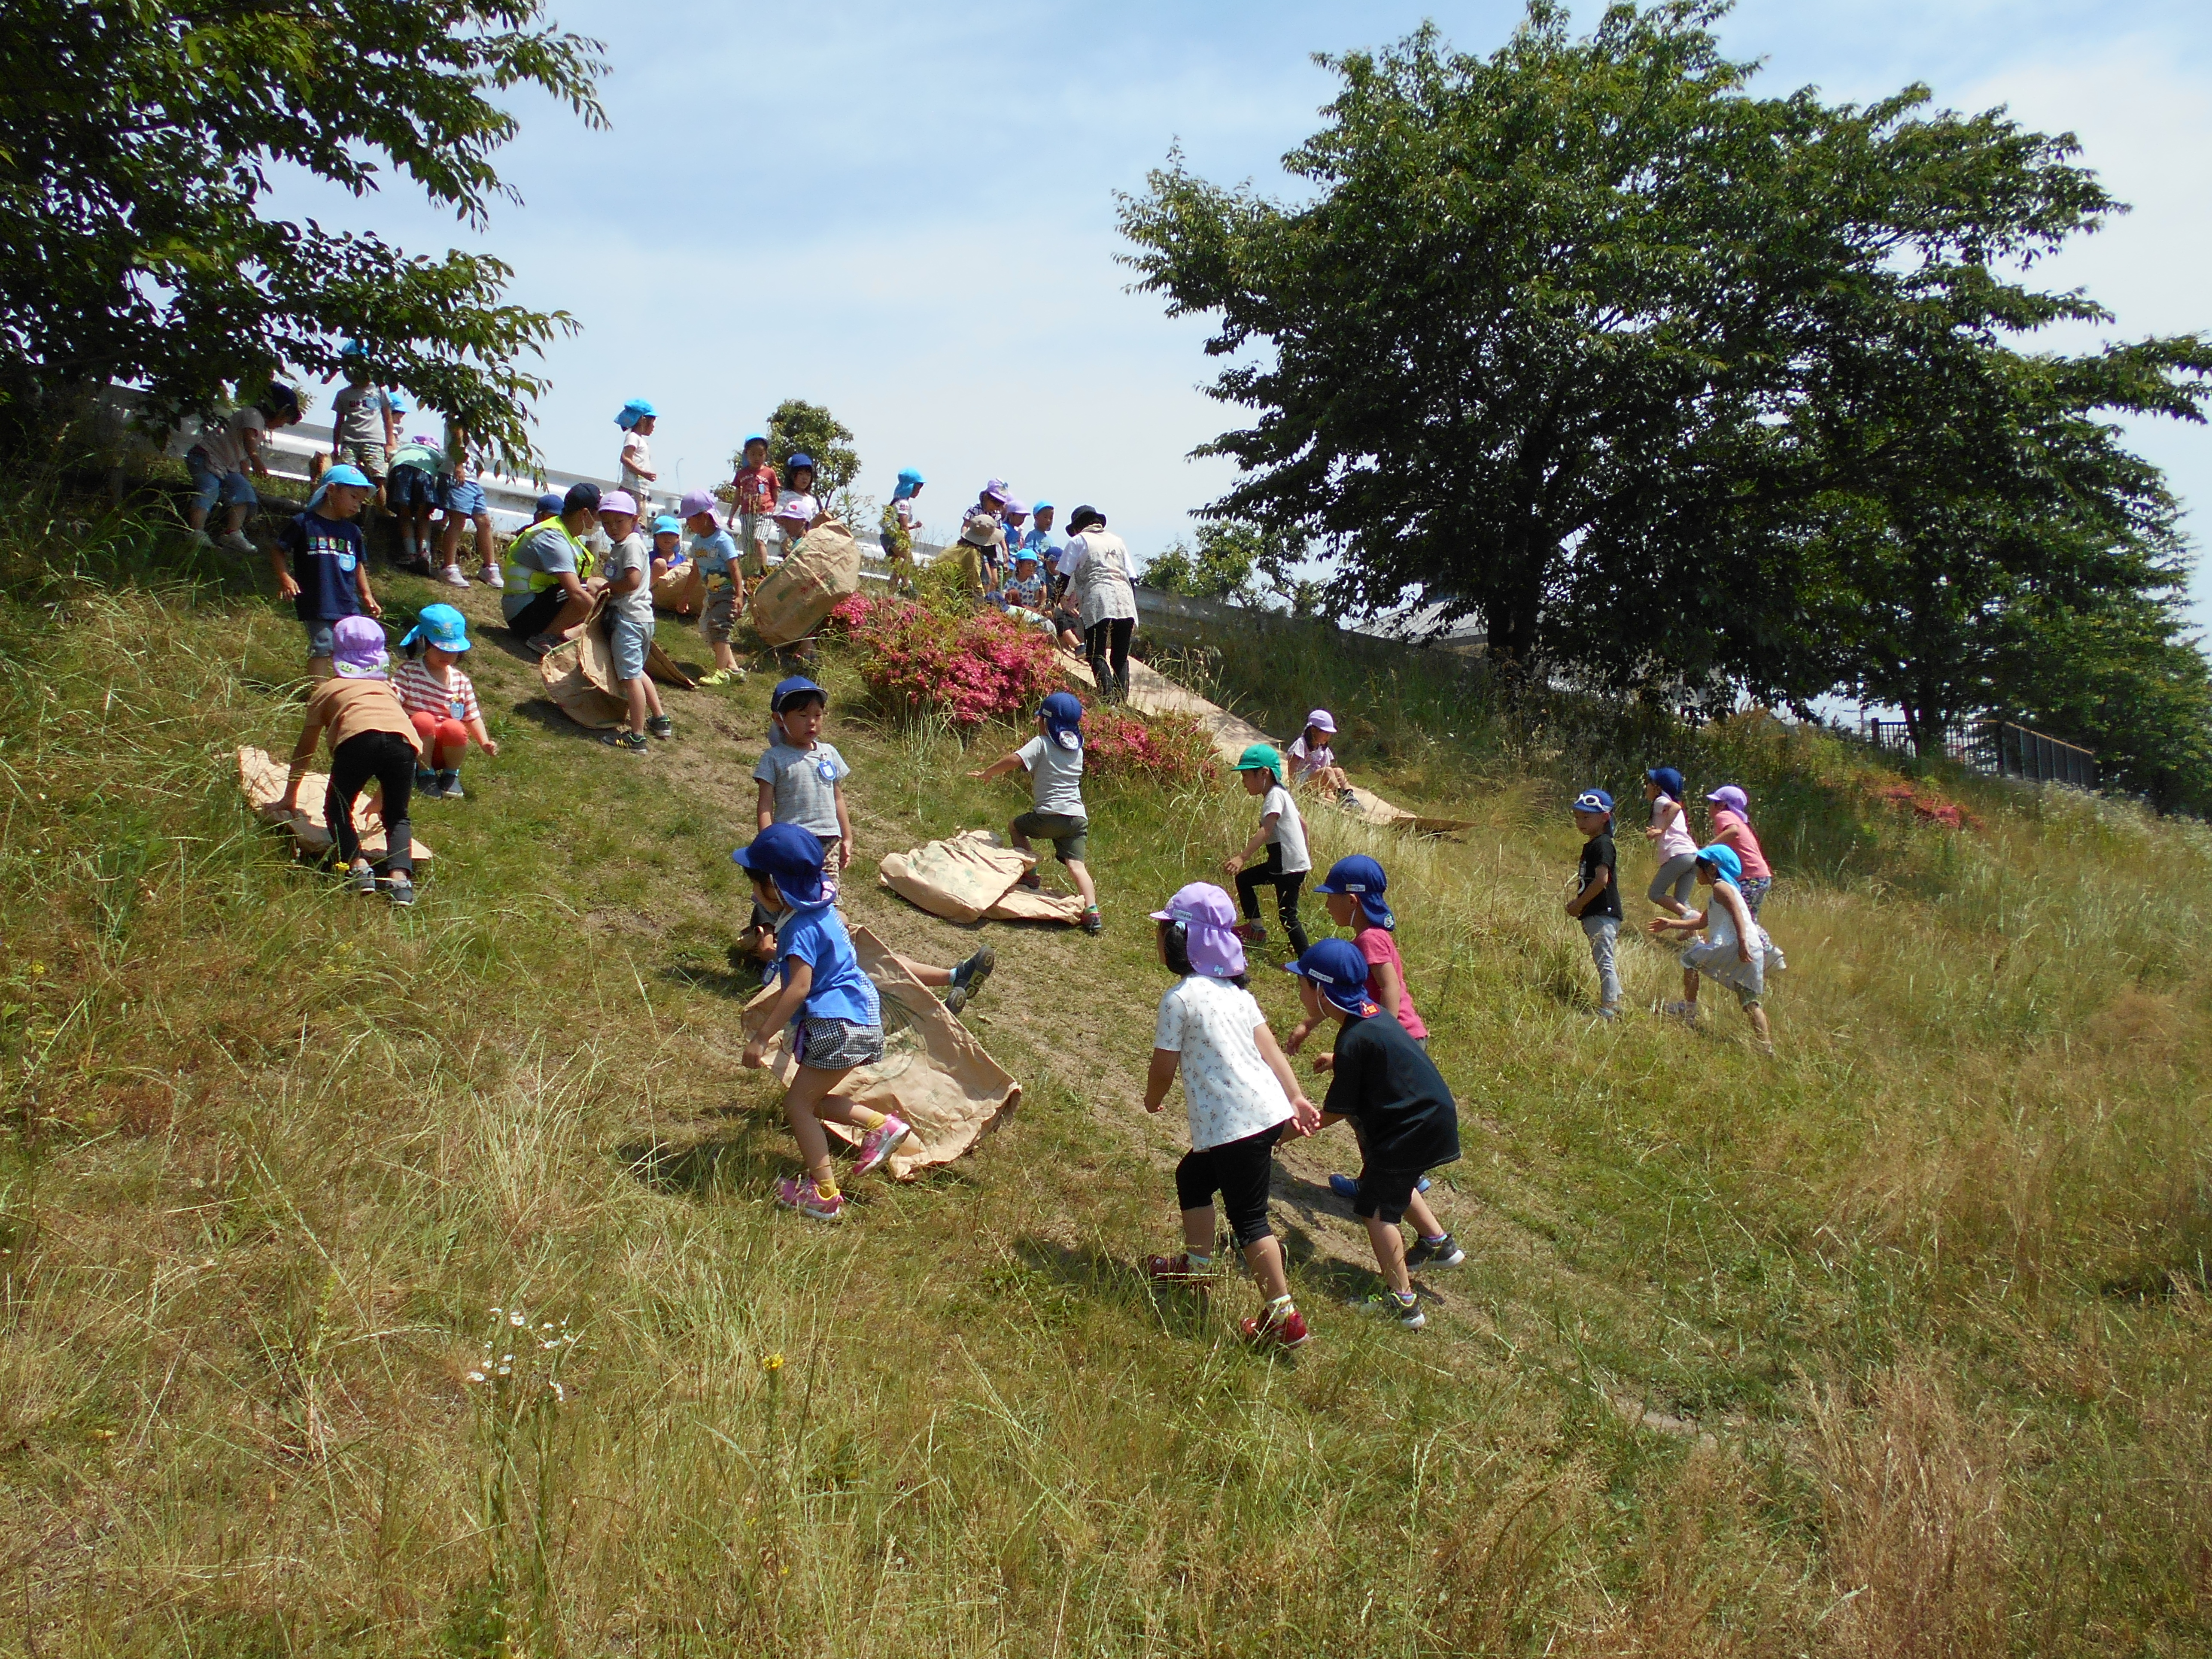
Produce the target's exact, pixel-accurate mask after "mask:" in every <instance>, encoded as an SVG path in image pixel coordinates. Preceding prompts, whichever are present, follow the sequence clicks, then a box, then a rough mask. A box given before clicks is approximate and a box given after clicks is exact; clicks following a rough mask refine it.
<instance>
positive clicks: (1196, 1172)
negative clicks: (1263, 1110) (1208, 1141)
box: [1176, 1123, 1283, 1246]
mask: <svg viewBox="0 0 2212 1659" xmlns="http://www.w3.org/2000/svg"><path fill="white" fill-rule="evenodd" d="M1282 1137H1283V1126H1282V1125H1281V1124H1279V1123H1278V1124H1276V1125H1274V1126H1273V1127H1272V1128H1267V1129H1262V1130H1261V1131H1260V1133H1258V1134H1256V1135H1246V1136H1245V1137H1244V1139H1242V1140H1228V1141H1224V1142H1223V1143H1222V1144H1221V1145H1220V1146H1208V1147H1207V1148H1206V1150H1205V1151H1204V1152H1199V1151H1196V1150H1195V1149H1194V1150H1193V1151H1190V1152H1185V1153H1184V1154H1183V1155H1182V1163H1180V1164H1176V1208H1177V1209H1182V1210H1206V1209H1211V1208H1212V1207H1213V1195H1214V1194H1216V1193H1219V1194H1221V1207H1222V1208H1223V1209H1224V1210H1225V1211H1227V1212H1229V1230H1230V1231H1231V1232H1232V1233H1234V1234H1236V1236H1237V1243H1238V1244H1239V1245H1240V1246H1241V1245H1246V1244H1256V1243H1259V1242H1260V1240H1261V1239H1263V1238H1266V1237H1268V1236H1269V1235H1268V1230H1267V1189H1268V1187H1269V1185H1270V1184H1271V1183H1272V1182H1273V1179H1274V1174H1275V1143H1276V1142H1277V1141H1278V1140H1279V1139H1282Z"/></svg>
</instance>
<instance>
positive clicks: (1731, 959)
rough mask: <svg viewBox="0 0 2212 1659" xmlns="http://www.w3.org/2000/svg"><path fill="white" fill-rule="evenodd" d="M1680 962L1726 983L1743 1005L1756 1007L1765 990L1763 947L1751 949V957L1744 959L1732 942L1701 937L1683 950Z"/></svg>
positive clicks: (1714, 979) (1708, 976) (1721, 982)
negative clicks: (1714, 940) (1697, 941)
mask: <svg viewBox="0 0 2212 1659" xmlns="http://www.w3.org/2000/svg"><path fill="white" fill-rule="evenodd" d="M1682 966H1684V967H1685V968H1688V969H1693V970H1694V971H1696V972H1698V973H1700V974H1703V975H1705V977H1706V978H1707V979H1710V980H1713V981H1717V982H1718V983H1720V984H1722V985H1725V986H1727V987H1729V989H1730V990H1731V991H1734V992H1735V1000H1736V1001H1737V1002H1738V1003H1740V1004H1741V1005H1742V1006H1744V1007H1746V1008H1756V1007H1757V1006H1759V998H1761V997H1762V996H1764V995H1765V994H1766V953H1765V951H1754V952H1753V954H1752V958H1751V960H1750V961H1749V962H1746V961H1745V960H1744V959H1743V958H1742V957H1741V956H1739V955H1737V954H1736V947H1735V945H1714V944H1711V943H1707V942H1703V941H1701V942H1699V944H1696V945H1691V946H1690V947H1689V949H1687V950H1686V951H1683V952H1682Z"/></svg>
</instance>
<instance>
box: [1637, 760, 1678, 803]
mask: <svg viewBox="0 0 2212 1659" xmlns="http://www.w3.org/2000/svg"><path fill="white" fill-rule="evenodd" d="M1644 778H1645V779H1646V781H1650V782H1652V783H1656V784H1657V785H1658V786H1659V793H1661V794H1662V795H1664V796H1666V797H1667V799H1669V800H1674V801H1679V800H1680V799H1682V775H1681V774H1680V772H1678V771H1676V770H1675V769H1674V768H1673V767H1671V766H1655V767H1653V768H1652V769H1650V771H1649V772H1646V773H1645V774H1644Z"/></svg>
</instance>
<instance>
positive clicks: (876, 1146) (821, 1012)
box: [730, 823, 997, 1221]
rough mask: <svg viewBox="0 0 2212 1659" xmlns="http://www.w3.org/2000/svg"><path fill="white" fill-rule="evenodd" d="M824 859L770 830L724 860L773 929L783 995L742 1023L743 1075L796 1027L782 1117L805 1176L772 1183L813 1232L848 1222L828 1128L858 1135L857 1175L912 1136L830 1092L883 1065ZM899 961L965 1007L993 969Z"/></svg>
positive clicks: (812, 840)
mask: <svg viewBox="0 0 2212 1659" xmlns="http://www.w3.org/2000/svg"><path fill="white" fill-rule="evenodd" d="M822 855H823V848H822V841H821V838H820V837H819V836H816V835H815V834H814V833H813V832H812V831H811V830H807V829H800V828H799V825H797V824H795V823H772V824H770V825H769V827H768V828H767V829H763V830H762V831H761V832H760V834H759V835H757V836H754V837H753V839H752V841H751V842H750V844H749V845H747V846H744V847H740V848H738V849H737V850H736V851H735V852H734V853H732V854H730V856H731V857H732V859H733V860H736V861H737V862H738V864H739V865H741V866H744V871H745V873H746V874H747V875H749V876H750V877H751V878H752V884H753V902H755V903H756V904H757V905H758V906H759V907H760V908H762V909H763V910H764V911H766V912H767V913H768V914H769V915H770V916H772V917H773V918H775V960H776V968H777V972H778V974H779V975H780V977H781V981H782V988H781V990H779V991H778V992H777V994H775V996H774V997H772V998H770V999H769V1000H768V1001H767V1002H766V1003H764V1004H763V1005H762V1006H761V1008H760V1011H759V1012H758V1013H757V1014H756V1015H754V1016H751V1017H750V1018H748V1020H747V1022H746V1036H747V1041H746V1043H745V1052H744V1064H746V1065H747V1066H753V1067H755V1068H758V1067H761V1066H765V1065H766V1064H767V1050H768V1042H769V1037H770V1036H772V1035H773V1034H774V1033H775V1031H777V1030H781V1028H783V1027H784V1026H787V1025H788V1026H790V1027H791V1028H793V1042H792V1054H793V1057H794V1058H795V1059H796V1060H798V1062H799V1065H798V1068H797V1070H796V1071H795V1072H793V1074H792V1079H791V1087H790V1089H789V1090H788V1091H787V1092H786V1093H785V1095H784V1097H783V1112H784V1117H785V1120H786V1121H787V1122H788V1123H789V1124H790V1125H791V1134H792V1139H794V1140H796V1141H798V1143H799V1156H800V1157H801V1158H804V1159H805V1161H806V1169H805V1173H804V1174H803V1175H801V1176H787V1177H786V1178H785V1179H783V1180H782V1181H780V1182H777V1183H776V1189H775V1201H776V1202H777V1203H778V1204H779V1205H781V1206H783V1207H784V1208H785V1209H787V1210H796V1211H798V1212H799V1213H800V1214H801V1215H804V1216H809V1217H811V1218H813V1219H815V1220H817V1221H836V1220H837V1219H839V1218H842V1216H843V1215H844V1213H845V1195H844V1194H842V1192H840V1191H839V1190H838V1188H837V1178H836V1173H835V1171H834V1170H832V1168H831V1166H830V1163H829V1137H828V1135H826V1134H825V1133H823V1128H822V1125H823V1121H825V1120H826V1121H829V1122H831V1123H844V1124H850V1125H853V1126H854V1127H857V1128H858V1129H859V1130H860V1157H859V1160H858V1161H857V1162H856V1163H855V1164H854V1165H853V1173H854V1175H856V1176H864V1175H866V1174H868V1173H869V1172H870V1171H871V1170H875V1169H878V1168H879V1167H880V1166H881V1165H882V1164H884V1162H885V1161H886V1160H887V1159H888V1158H890V1155H891V1154H892V1153H893V1152H896V1151H897V1150H898V1146H899V1144H900V1143H901V1142H902V1141H903V1140H904V1139H906V1138H907V1137H908V1135H909V1134H911V1133H913V1127H912V1126H911V1125H909V1124H908V1122H907V1121H905V1120H904V1119H903V1118H900V1117H897V1116H896V1115H886V1114H884V1113H882V1112H878V1111H875V1110H873V1109H871V1108H869V1107H866V1106H862V1105H860V1104H859V1103H857V1102H854V1101H850V1100H842V1099H839V1098H838V1097H837V1096H836V1093H835V1091H836V1088H837V1085H840V1084H841V1083H842V1082H844V1080H845V1079H846V1078H847V1077H848V1076H849V1075H851V1073H853V1072H854V1070H855V1069H856V1068H857V1067H860V1066H867V1065H872V1064H873V1063H874V1062H875V1061H877V1060H881V1059H882V1058H883V1057H884V1012H883V999H882V998H881V997H880V996H879V995H878V994H877V991H876V987H875V981H872V980H871V979H870V978H869V977H868V975H867V973H866V970H865V969H862V968H861V966H860V957H859V956H858V955H857V954H856V953H855V952H854V949H853V939H852V936H851V935H850V934H848V933H847V932H846V931H845V923H844V920H843V918H842V917H841V916H839V915H838V914H837V899H836V894H835V893H834V892H833V891H831V890H829V887H828V885H827V884H825V883H824V881H823V872H822ZM896 960H897V961H898V962H899V963H900V965H901V966H902V967H903V968H904V969H906V970H907V971H908V973H910V974H912V975H914V976H915V978H916V979H918V980H920V981H921V982H922V983H923V984H925V985H949V986H950V987H952V989H953V991H954V992H955V993H956V994H957V995H958V996H959V997H960V998H961V1000H963V1001H964V1000H965V999H966V998H968V997H970V996H973V995H974V994H975V991H976V990H977V989H978V988H979V987H981V984H982V982H983V981H984V980H985V979H987V977H989V975H990V972H991V969H992V968H993V967H994V965H995V963H996V960H997V959H996V957H995V956H994V953H993V952H992V951H990V949H989V948H988V947H986V948H984V949H983V950H981V951H977V952H975V955H974V956H971V957H969V958H968V959H967V960H966V961H965V962H963V963H960V964H959V966H957V967H956V968H932V967H929V966H927V965H926V964H924V963H915V962H909V961H908V960H907V959H906V958H905V957H898V958H896ZM950 1001H951V999H948V1002H950ZM955 1012H957V1006H956V1007H955Z"/></svg>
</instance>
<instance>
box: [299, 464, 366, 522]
mask: <svg viewBox="0 0 2212 1659" xmlns="http://www.w3.org/2000/svg"><path fill="white" fill-rule="evenodd" d="M332 484H349V485H351V486H352V487H353V488H354V489H375V488H376V486H375V484H374V483H371V482H370V481H369V477H368V473H366V472H364V471H362V470H361V469H360V468H359V467H357V466H347V465H343V464H341V465H337V466H326V467H325V468H324V469H323V476H322V477H319V478H318V479H317V480H316V481H315V493H314V494H313V495H310V496H308V497H307V511H308V512H310V513H312V512H313V511H314V510H315V508H316V507H317V506H318V505H319V503H320V502H321V501H322V499H323V497H324V496H325V495H327V494H329V493H330V488H331V485H332Z"/></svg>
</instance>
